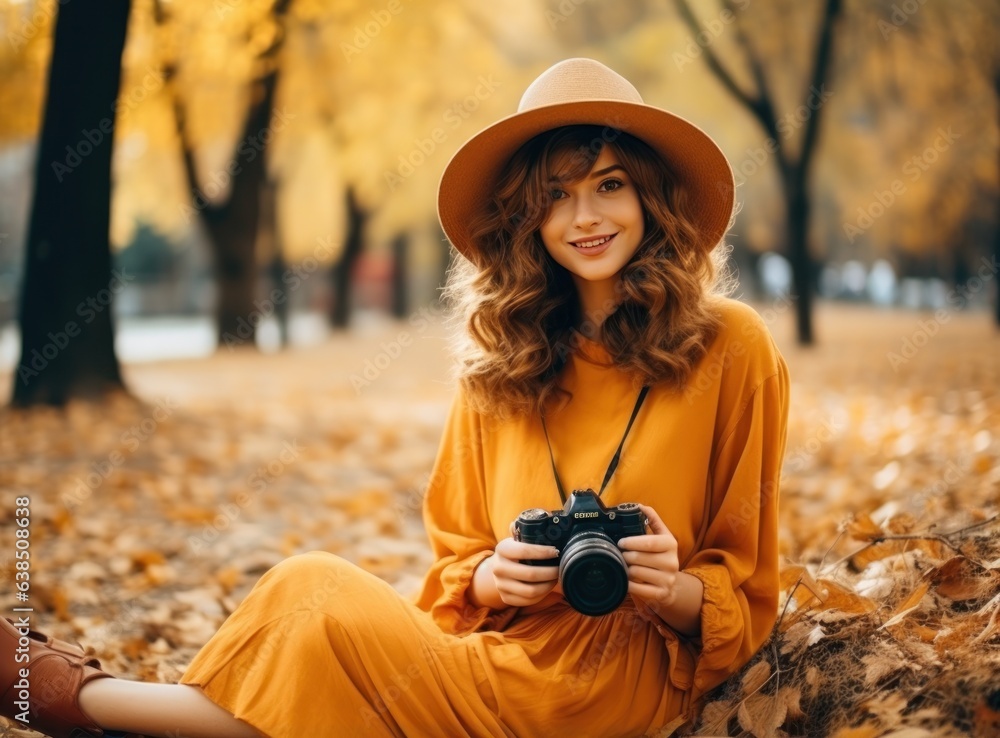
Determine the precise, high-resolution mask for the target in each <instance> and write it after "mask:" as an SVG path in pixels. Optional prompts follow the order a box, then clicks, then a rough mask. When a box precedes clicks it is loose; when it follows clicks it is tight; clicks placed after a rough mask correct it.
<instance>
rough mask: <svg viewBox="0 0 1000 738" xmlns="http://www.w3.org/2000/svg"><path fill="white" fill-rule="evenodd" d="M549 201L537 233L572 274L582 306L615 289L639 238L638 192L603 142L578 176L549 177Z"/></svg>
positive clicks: (639, 209) (548, 249) (615, 155)
mask: <svg viewBox="0 0 1000 738" xmlns="http://www.w3.org/2000/svg"><path fill="white" fill-rule="evenodd" d="M549 191H550V194H551V196H552V204H551V205H550V207H549V211H548V213H547V215H546V218H545V220H544V221H543V223H542V225H541V228H540V229H539V234H540V235H541V238H542V243H544V244H545V249H546V250H547V251H548V252H549V254H550V255H551V256H552V258H553V259H555V261H556V262H557V263H558V264H561V265H562V266H563V267H565V268H566V269H567V270H568V271H569V272H570V274H571V275H572V277H573V281H574V283H575V284H576V286H577V290H578V292H579V295H580V299H581V302H582V303H583V304H582V307H583V309H584V311H585V312H586V311H587V310H589V309H591V308H593V307H596V305H591V304H588V303H595V301H596V300H597V299H598V298H599V297H603V298H604V299H609V298H610V297H611V296H612V295H613V294H614V288H615V285H616V284H617V280H618V274H619V272H620V271H621V270H622V268H623V267H624V266H625V265H626V264H628V262H629V261H630V260H631V259H632V256H633V254H635V252H636V249H638V248H639V244H640V243H642V237H643V233H644V229H643V211H642V204H641V202H640V200H639V193H638V192H637V191H636V188H635V185H634V183H633V182H632V180H631V178H630V177H629V175H628V173H627V172H626V171H625V169H624V168H623V167H622V165H621V162H620V161H619V159H618V155H617V154H616V153H615V151H614V149H613V148H611V147H610V146H604V147H603V148H602V149H601V152H600V154H599V155H598V157H597V159H596V160H595V161H594V164H593V166H592V167H591V169H590V172H589V173H587V174H586V175H584V177H583V178H582V179H581V180H579V181H578V182H561V181H558V180H553V181H551V182H550V183H549Z"/></svg>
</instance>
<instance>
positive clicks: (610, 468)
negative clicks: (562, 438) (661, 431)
mask: <svg viewBox="0 0 1000 738" xmlns="http://www.w3.org/2000/svg"><path fill="white" fill-rule="evenodd" d="M647 394H649V385H646V386H645V387H643V388H642V389H641V390H639V397H638V398H636V401H635V407H634V408H632V417H630V418H629V419H628V425H627V426H625V434H624V435H623V436H622V440H621V443H619V444H618V449H617V450H616V451H615V455H614V456H612V457H611V463H610V464H608V471H607V472H606V473H605V474H604V481H603V482H602V483H601V489H600V490H598V492H597V496H598V497H600V496H601V495H602V494H604V488H605V487H607V486H608V482H610V481H611V475H612V474H614V473H615V469H617V468H618V461H619V459H621V455H622V449H623V448H624V447H625V439H626V438H628V432H629V431H630V430H632V423H634V422H635V416H636V415H638V414H639V408H640V407H642V401H643V400H645V399H646V395H647ZM541 417H542V431H543V432H544V433H545V444H546V445H547V446H548V447H549V460H550V461H551V462H552V476H554V477H555V478H556V489H558V490H559V497H560V498H562V501H563V504H564V505H565V504H566V490H565V489H564V488H563V486H562V482H561V481H560V480H559V472H557V471H556V457H555V455H554V454H553V453H552V441H550V440H549V429H548V428H547V427H546V426H545V416H544V415H542V416H541Z"/></svg>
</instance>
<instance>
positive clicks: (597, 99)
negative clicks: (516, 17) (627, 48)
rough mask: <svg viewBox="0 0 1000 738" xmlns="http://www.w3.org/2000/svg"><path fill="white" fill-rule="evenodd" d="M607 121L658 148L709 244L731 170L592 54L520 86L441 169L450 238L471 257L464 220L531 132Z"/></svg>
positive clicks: (729, 207)
mask: <svg viewBox="0 0 1000 738" xmlns="http://www.w3.org/2000/svg"><path fill="white" fill-rule="evenodd" d="M577 124H589V125H599V126H607V127H609V128H611V129H617V130H620V131H624V132H626V133H629V134H631V135H633V136H635V137H636V138H638V139H641V140H642V141H644V142H645V143H646V144H648V145H649V146H651V147H652V148H653V149H655V150H656V151H658V152H659V153H660V155H661V156H663V158H664V159H665V160H666V162H667V163H668V164H669V166H670V169H671V172H672V173H673V174H674V176H675V179H677V180H678V181H679V182H680V183H681V184H683V185H684V187H685V188H686V189H687V191H688V193H689V201H690V203H691V208H692V212H691V213H690V215H691V217H692V218H693V219H694V221H695V225H696V226H697V227H698V230H699V231H700V232H701V233H702V235H703V237H704V238H703V240H702V245H703V247H704V248H706V249H709V250H710V249H712V248H713V247H714V246H715V245H716V244H717V243H718V242H719V240H720V239H721V238H722V236H723V234H724V233H725V232H726V229H727V228H728V227H729V220H730V217H731V215H732V212H733V194H734V181H733V170H732V168H731V167H730V166H729V162H728V161H727V160H726V157H725V155H723V153H722V151H721V150H720V149H719V147H718V146H717V145H716V143H715V142H714V141H713V140H712V139H711V138H710V137H709V136H708V134H706V133H705V132H704V131H702V130H701V129H700V128H698V127H697V126H695V125H694V124H692V123H689V122H688V121H686V120H684V119H683V118H681V117H679V116H676V115H674V114H673V113H668V112H667V111H666V110H662V109H660V108H656V107H653V106H652V105H646V104H645V103H643V101H642V97H640V95H639V93H638V92H637V91H636V89H635V87H633V86H632V84H631V83H630V82H629V81H628V80H627V79H625V78H624V77H622V76H621V75H620V74H618V73H616V72H614V71H613V70H611V69H609V68H608V67H606V66H604V65H603V64H601V63H600V62H598V61H594V60H593V59H581V58H577V59H566V60H564V61H561V62H559V63H558V64H556V65H554V66H552V67H549V68H548V69H546V70H545V71H544V72H542V74H541V75H540V76H539V77H538V78H537V79H536V80H535V81H534V82H532V83H531V84H530V85H529V86H528V89H527V90H525V92H524V95H523V96H522V97H521V103H520V104H519V105H518V106H517V112H516V113H514V114H513V115H509V116H507V117H506V118H503V119H501V120H499V121H498V122H496V123H494V124H493V125H491V126H488V127H487V128H484V129H483V130H482V131H480V132H479V133H477V134H476V135H475V136H473V137H472V138H471V139H469V140H468V141H467V142H466V143H465V144H464V145H463V146H462V147H461V148H460V149H459V150H458V151H457V152H456V153H455V155H454V156H453V157H452V159H451V161H450V162H449V163H448V166H447V167H446V168H445V170H444V174H443V175H441V184H440V186H439V188H438V217H439V218H440V220H441V226H442V227H443V228H444V232H445V234H446V235H447V236H448V239H449V240H450V241H451V243H452V244H454V246H455V248H456V249H458V251H459V252H460V253H462V254H463V255H464V256H466V257H467V258H469V259H471V260H472V261H474V262H475V261H477V259H476V246H475V245H474V244H473V243H472V238H471V237H470V234H469V225H470V224H471V223H472V221H473V219H474V217H475V216H476V215H478V214H479V213H480V212H481V211H482V209H483V208H485V207H486V204H487V203H488V202H489V200H490V197H491V196H492V194H493V188H494V187H495V186H496V182H497V180H498V178H499V176H500V173H501V171H502V169H503V167H504V165H505V164H506V163H507V162H508V160H509V159H510V158H511V156H513V155H514V153H515V152H516V151H517V150H518V149H519V148H520V147H521V146H522V145H523V144H525V143H527V142H528V141H529V140H530V139H531V138H533V137H534V136H537V135H538V134H540V133H544V132H545V131H549V130H552V129H553V128H559V127H560V126H567V125H577Z"/></svg>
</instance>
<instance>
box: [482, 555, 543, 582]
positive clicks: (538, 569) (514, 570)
mask: <svg viewBox="0 0 1000 738" xmlns="http://www.w3.org/2000/svg"><path fill="white" fill-rule="evenodd" d="M493 576H495V577H497V578H499V579H509V580H514V581H518V582H551V581H557V580H558V579H559V567H558V566H528V565H527V564H519V563H517V562H513V561H503V560H502V559H501V560H500V561H498V562H496V563H495V564H494V566H493Z"/></svg>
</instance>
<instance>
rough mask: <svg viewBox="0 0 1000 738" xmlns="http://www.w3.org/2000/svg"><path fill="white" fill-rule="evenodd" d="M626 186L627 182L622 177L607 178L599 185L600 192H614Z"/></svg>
mask: <svg viewBox="0 0 1000 738" xmlns="http://www.w3.org/2000/svg"><path fill="white" fill-rule="evenodd" d="M624 186H625V183H624V182H622V181H621V180H620V179H606V180H604V181H603V182H601V184H600V185H599V186H598V188H597V191H598V192H614V191H615V190H620V189H621V188H622V187H624Z"/></svg>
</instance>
